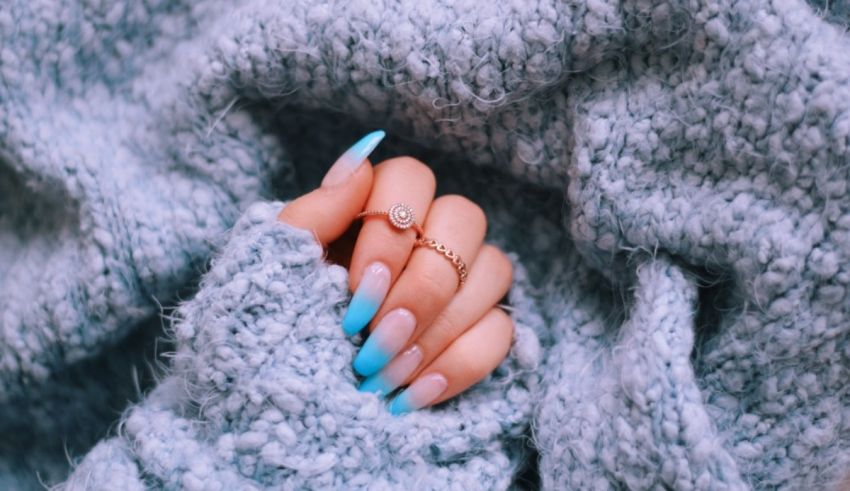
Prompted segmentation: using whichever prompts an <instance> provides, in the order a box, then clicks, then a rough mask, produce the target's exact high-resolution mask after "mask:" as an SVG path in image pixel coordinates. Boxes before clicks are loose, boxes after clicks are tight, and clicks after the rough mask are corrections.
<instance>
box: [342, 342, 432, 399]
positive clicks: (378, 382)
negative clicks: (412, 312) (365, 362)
mask: <svg viewBox="0 0 850 491" xmlns="http://www.w3.org/2000/svg"><path fill="white" fill-rule="evenodd" d="M420 363H422V350H421V349H419V346H417V345H415V344H414V345H413V346H411V347H410V348H408V349H406V350H404V352H403V353H402V354H400V355H398V356H396V357H395V359H394V360H393V361H391V362H390V364H389V365H387V367H386V368H384V369H383V370H381V372H380V373H377V374H375V375H372V376H371V377H369V378H367V379H366V380H364V381H363V383H361V384H360V387H359V388H358V390H359V391H360V392H374V393H375V394H378V395H380V396H386V395H389V393H390V392H392V391H394V390H395V389H396V387H399V386H400V385H401V384H403V383H404V381H405V380H407V378H408V377H410V375H411V374H412V373H413V372H415V371H416V369H417V368H419V364H420Z"/></svg>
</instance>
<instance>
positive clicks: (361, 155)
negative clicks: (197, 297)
mask: <svg viewBox="0 0 850 491" xmlns="http://www.w3.org/2000/svg"><path fill="white" fill-rule="evenodd" d="M385 136H387V133H386V132H385V131H384V130H377V131H373V132H371V133H369V134H368V135H366V136H364V137H363V138H361V139H360V140H359V141H358V142H357V143H355V144H354V145H352V146H351V148H349V149H348V152H349V155H351V156H352V157H353V159H354V160H357V161H362V160H363V159H365V158H366V157H368V156H369V154H371V153H372V151H373V150H375V147H377V146H378V144H379V143H381V140H383V139H384V137H385Z"/></svg>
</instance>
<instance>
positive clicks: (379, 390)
mask: <svg viewBox="0 0 850 491" xmlns="http://www.w3.org/2000/svg"><path fill="white" fill-rule="evenodd" d="M357 390H359V391H360V392H371V393H373V394H377V395H379V396H386V395H388V394H389V393H390V392H392V387H390V385H389V384H388V383H387V382H386V380H384V378H383V377H381V376H380V375H373V376H371V377H369V378H367V379H366V380H364V381H363V382H361V383H360V386H359V387H357Z"/></svg>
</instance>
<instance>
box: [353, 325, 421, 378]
mask: <svg viewBox="0 0 850 491" xmlns="http://www.w3.org/2000/svg"><path fill="white" fill-rule="evenodd" d="M415 328H416V317H415V316H414V315H413V313H411V312H410V311H409V310H407V309H395V310H393V311H391V312H389V313H388V314H387V315H385V316H384V318H383V319H381V322H379V323H378V325H377V326H376V327H375V330H374V331H372V334H370V335H369V339H367V340H366V342H365V343H364V344H363V347H362V348H360V353H358V354H357V358H355V359H354V369H355V370H356V371H357V373H359V374H360V375H363V376H367V377H368V376H369V375H373V374H375V373H378V372H379V371H381V369H382V368H384V365H386V364H387V362H389V361H390V360H391V359H392V358H393V356H395V355H396V353H398V352H399V350H401V349H402V348H404V345H405V344H407V341H408V340H409V339H410V336H412V335H413V330H414V329H415Z"/></svg>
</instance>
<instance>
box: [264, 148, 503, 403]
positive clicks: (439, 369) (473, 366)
mask: <svg viewBox="0 0 850 491" xmlns="http://www.w3.org/2000/svg"><path fill="white" fill-rule="evenodd" d="M383 136H384V134H383V132H374V133H371V134H369V135H367V136H366V137H364V138H363V139H361V140H360V141H359V142H358V143H356V144H355V145H354V146H353V147H351V148H350V149H349V150H348V151H347V152H346V153H345V154H343V155H342V156H341V157H340V158H339V159H338V160H337V161H336V163H335V164H334V165H333V166H332V167H331V169H330V170H329V171H328V173H327V175H326V176H325V178H324V180H323V181H322V185H321V187H320V188H319V189H317V190H315V191H313V192H311V193H308V194H306V195H304V196H302V197H300V198H298V199H296V200H295V201H293V202H292V203H290V204H289V205H288V206H286V207H285V208H284V209H283V211H281V213H280V216H279V219H280V220H281V221H283V222H285V223H288V224H290V225H293V226H296V227H300V228H304V229H308V230H312V231H313V232H314V233H315V234H316V237H317V238H318V240H319V241H320V242H322V244H323V245H325V246H327V245H329V244H330V251H329V255H330V256H332V257H334V256H335V257H340V258H341V262H342V263H347V262H348V258H349V257H350V267H349V272H350V275H349V278H350V287H351V290H352V291H353V292H354V296H353V297H352V299H351V304H350V305H349V307H348V311H347V312H346V315H345V318H344V319H343V325H342V328H343V330H344V331H345V333H346V334H349V335H353V334H356V333H357V332H360V331H361V330H362V329H363V328H364V327H367V326H368V327H369V331H370V332H371V334H370V336H369V337H368V339H367V340H366V342H365V343H364V344H363V347H362V349H361V351H360V353H359V354H358V355H357V357H356V359H355V360H354V369H355V370H356V371H357V372H358V373H359V374H360V375H363V376H364V377H366V379H365V380H364V381H363V383H362V384H361V386H360V390H362V391H369V392H376V393H378V394H381V395H384V396H386V395H389V394H390V393H392V392H393V391H394V390H395V389H397V388H399V387H404V386H407V388H406V389H405V390H403V391H402V392H401V393H400V394H398V395H397V396H396V397H395V398H394V399H393V401H392V403H391V404H390V411H391V412H393V413H394V414H400V413H404V412H407V411H411V410H414V409H419V408H421V407H425V406H430V405H432V404H436V403H439V402H442V401H444V400H446V399H449V398H451V397H453V396H455V395H457V394H459V393H460V392H462V391H464V390H466V389H467V388H469V387H470V386H472V385H473V384H475V383H476V382H478V381H479V380H481V379H482V378H484V377H485V376H487V375H488V374H489V373H490V372H491V371H493V370H494V369H495V368H496V367H497V366H498V365H499V364H500V363H501V361H502V360H503V359H504V358H505V356H506V355H507V353H508V350H509V348H510V345H511V341H512V338H513V323H512V321H511V319H510V317H509V316H508V315H507V314H505V312H504V311H502V310H501V309H499V308H498V307H496V304H497V303H498V302H499V300H500V299H501V298H502V297H503V296H504V295H505V293H506V292H507V291H508V288H509V287H510V283H511V279H512V276H511V275H512V271H511V264H510V262H509V260H508V259H507V257H506V256H505V255H504V253H502V252H501V251H499V250H498V249H497V248H495V247H493V246H490V245H485V244H483V240H484V234H485V231H486V228H487V221H486V217H485V215H484V213H483V212H482V210H481V208H480V207H478V205H476V204H475V203H473V202H471V201H469V200H468V199H466V198H463V197H461V196H456V195H450V196H441V197H439V198H437V199H434V193H435V189H436V182H435V179H434V174H433V173H432V172H431V169H430V168H429V167H428V166H426V165H425V164H423V163H421V162H419V161H417V160H415V159H412V158H410V157H401V158H395V159H391V160H388V161H385V162H383V163H381V164H378V165H376V166H375V167H374V169H373V168H372V166H371V164H370V163H369V162H368V160H366V158H367V157H368V155H369V154H370V153H371V152H372V150H374V148H375V146H377V144H378V143H379V142H380V141H381V139H382V138H383ZM397 203H403V204H406V205H408V206H409V207H410V208H411V209H412V211H413V213H414V216H415V217H416V222H417V225H418V226H421V232H422V233H423V234H424V236H425V237H427V238H430V239H434V240H435V241H437V242H436V243H432V246H434V247H427V246H425V245H422V244H421V243H417V240H416V239H417V232H416V231H415V229H416V226H414V227H411V228H408V229H406V230H401V229H399V228H397V227H396V226H394V225H393V224H391V222H390V220H389V218H388V217H387V216H385V215H372V216H367V217H365V218H364V223H363V224H362V228H361V229H360V231H359V234H357V235H356V241H355V242H354V244H353V253H350V248H351V241H350V240H348V241H346V240H345V238H343V239H342V240H337V239H340V237H342V236H343V234H344V233H345V232H346V230H349V228H350V227H351V225H352V222H354V221H355V219H356V217H357V216H358V214H359V213H360V212H361V211H364V210H369V211H381V212H385V211H387V210H389V209H390V207H392V206H393V205H394V204H397ZM353 230H354V231H355V232H356V229H353ZM334 241H337V242H335V243H334ZM438 244H441V245H442V246H443V247H439V246H438ZM452 252H453V253H454V254H456V255H457V256H459V257H460V258H461V259H462V261H463V262H464V263H465V265H466V269H467V270H468V277H467V278H466V281H465V282H464V283H463V284H462V285H461V272H462V271H463V269H464V268H462V267H459V266H458V264H459V262H458V261H455V263H453V262H452V261H451V259H450V257H447V256H451V255H452V254H451V253H452Z"/></svg>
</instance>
